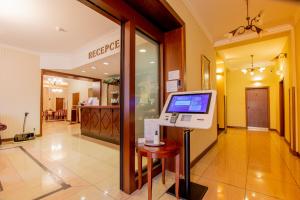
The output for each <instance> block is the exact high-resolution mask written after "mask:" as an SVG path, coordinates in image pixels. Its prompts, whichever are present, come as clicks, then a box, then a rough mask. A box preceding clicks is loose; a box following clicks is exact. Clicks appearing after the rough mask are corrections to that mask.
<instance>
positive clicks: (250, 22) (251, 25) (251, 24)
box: [226, 0, 263, 37]
mask: <svg viewBox="0 0 300 200" xmlns="http://www.w3.org/2000/svg"><path fill="white" fill-rule="evenodd" d="M246 4H247V16H246V20H247V24H246V25H243V26H239V27H237V28H236V29H234V30H232V31H230V32H229V33H228V34H226V35H227V36H228V37H233V36H236V35H242V34H244V33H245V32H246V31H252V32H256V33H257V34H258V35H260V33H261V32H262V31H263V29H262V28H259V27H258V26H257V25H255V24H259V23H260V22H261V20H262V14H263V13H262V11H260V12H259V13H258V15H256V16H255V17H254V18H251V17H250V16H249V0H246Z"/></svg>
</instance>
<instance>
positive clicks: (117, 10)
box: [79, 0, 163, 42]
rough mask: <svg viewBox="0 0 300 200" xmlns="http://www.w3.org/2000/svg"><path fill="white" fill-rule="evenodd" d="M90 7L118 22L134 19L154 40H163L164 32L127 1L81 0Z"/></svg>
mask: <svg viewBox="0 0 300 200" xmlns="http://www.w3.org/2000/svg"><path fill="white" fill-rule="evenodd" d="M79 1H80V2H82V3H83V4H85V5H87V6H88V7H90V8H92V9H94V10H95V11H97V12H99V13H101V14H103V15H104V16H106V17H108V18H109V19H111V20H113V21H115V22H116V19H117V20H118V21H120V22H121V23H122V22H123V23H124V22H127V21H134V23H135V26H136V28H137V29H139V30H141V31H142V32H144V33H146V34H147V35H148V36H150V37H151V38H152V39H153V40H155V41H159V42H162V41H163V32H162V31H161V30H160V29H158V28H157V27H156V26H155V25H154V24H152V23H151V22H149V21H148V20H147V19H146V18H145V17H144V16H143V15H142V14H141V13H138V11H136V10H135V9H133V8H131V7H130V6H129V5H128V4H127V3H126V2H124V1H121V0H115V1H111V0H79Z"/></svg>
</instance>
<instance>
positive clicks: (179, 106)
mask: <svg viewBox="0 0 300 200" xmlns="http://www.w3.org/2000/svg"><path fill="white" fill-rule="evenodd" d="M210 99H211V93H198V94H182V95H180V94H179V95H173V96H172V98H171V100H170V103H169V105H168V108H167V111H166V112H167V113H198V114H207V113H208V111H209V104H210Z"/></svg>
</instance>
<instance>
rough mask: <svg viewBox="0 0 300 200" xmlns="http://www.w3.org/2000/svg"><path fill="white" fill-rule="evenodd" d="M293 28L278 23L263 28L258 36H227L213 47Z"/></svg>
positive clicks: (254, 34)
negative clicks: (277, 24)
mask: <svg viewBox="0 0 300 200" xmlns="http://www.w3.org/2000/svg"><path fill="white" fill-rule="evenodd" d="M293 29H294V27H293V26H292V25H291V24H283V25H279V26H274V27H272V28H268V29H265V30H264V31H263V33H262V34H261V36H258V35H257V34H256V33H249V34H244V35H240V36H235V37H232V38H228V39H223V40H218V41H216V42H215V43H214V47H215V48H217V47H221V46H225V45H228V44H233V43H237V42H242V41H245V40H251V39H256V38H259V37H265V36H269V35H274V34H278V33H283V32H287V31H291V30H293Z"/></svg>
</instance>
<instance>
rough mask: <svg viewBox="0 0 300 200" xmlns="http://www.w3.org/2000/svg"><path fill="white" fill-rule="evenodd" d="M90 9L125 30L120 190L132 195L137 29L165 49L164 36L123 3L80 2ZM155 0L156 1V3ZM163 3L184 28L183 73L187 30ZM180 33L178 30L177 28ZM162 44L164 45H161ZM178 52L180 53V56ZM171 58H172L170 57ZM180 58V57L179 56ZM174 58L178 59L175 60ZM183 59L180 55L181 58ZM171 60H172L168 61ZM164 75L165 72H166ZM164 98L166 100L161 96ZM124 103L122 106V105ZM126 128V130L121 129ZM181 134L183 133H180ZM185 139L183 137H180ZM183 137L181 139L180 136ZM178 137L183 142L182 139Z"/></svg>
mask: <svg viewBox="0 0 300 200" xmlns="http://www.w3.org/2000/svg"><path fill="white" fill-rule="evenodd" d="M79 1H80V2H82V3H83V4H85V5H87V6H88V7H90V8H92V9H94V10H95V11H97V12H98V13H101V14H103V15H104V16H106V17H108V18H109V19H111V20H112V21H114V22H116V23H118V24H121V27H122V34H121V37H122V42H121V43H122V45H121V76H122V77H121V96H120V97H121V101H120V102H121V138H120V139H121V146H120V149H121V150H120V151H121V154H120V168H121V170H120V176H121V180H120V187H121V189H122V190H123V191H125V192H126V193H131V192H133V191H134V190H135V181H134V179H135V176H134V174H133V172H134V171H135V167H134V166H135V163H134V159H135V154H134V149H135V148H134V147H135V142H134V141H135V113H134V112H135V96H134V95H135V80H134V79H135V69H134V68H135V59H134V58H135V42H134V41H135V30H137V29H138V30H140V31H142V32H143V33H145V34H146V35H147V36H149V37H150V38H151V39H153V40H154V41H156V42H158V43H159V44H160V49H161V50H162V49H163V50H165V45H166V41H165V37H166V35H165V33H164V32H163V31H162V30H160V29H159V28H158V25H155V24H153V23H152V22H150V20H149V19H147V18H146V17H145V16H144V13H141V11H139V10H135V9H134V8H132V7H130V6H129V5H128V4H127V3H126V2H125V1H122V0H114V1H111V0H79ZM153 1H154V0H153ZM156 1H159V2H161V4H160V6H164V7H166V8H167V10H168V11H169V12H170V13H171V15H172V16H173V17H175V18H176V19H177V20H178V21H179V22H180V24H181V25H182V28H180V29H181V31H182V32H181V34H182V35H184V39H181V40H176V41H174V43H176V42H177V43H180V45H178V46H184V48H182V49H181V48H180V49H178V52H179V53H180V54H184V56H183V58H182V60H181V63H177V64H176V66H178V67H179V68H180V70H182V69H185V28H184V22H183V20H181V19H180V17H179V15H177V14H176V13H175V11H174V10H173V9H172V8H171V6H169V5H168V3H167V2H166V1H165V0H156ZM176 30H177V29H176ZM162 44H163V45H162ZM162 53H164V51H161V55H163V56H164V57H161V58H160V59H161V65H160V66H161V68H163V67H164V64H165V59H166V57H165V56H166V55H165V54H162ZM179 53H178V54H179ZM168 56H169V57H171V56H172V55H168ZM176 56H177V55H176ZM176 56H175V57H176ZM178 56H181V55H178ZM169 59H170V58H169ZM162 72H165V71H164V70H163V71H162ZM183 72H184V71H183V70H182V73H181V76H182V77H181V83H183V80H184V79H183ZM161 78H162V79H161V80H162V85H161V87H162V90H163V91H164V80H165V79H164V76H161ZM161 98H164V93H162V95H161ZM122 104H123V105H122ZM122 129H123V130H122ZM181 134H182V133H181ZM181 136H182V135H181ZM180 138H181V137H180ZM180 138H178V140H179V141H182V138H181V139H180Z"/></svg>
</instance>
